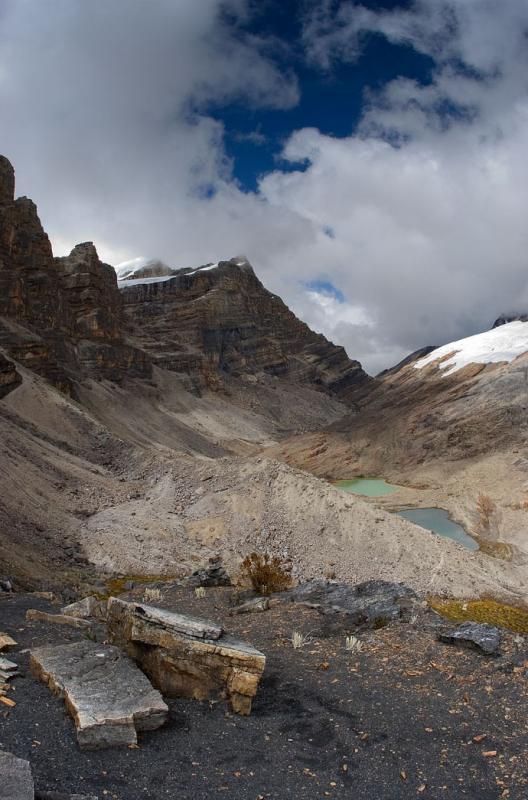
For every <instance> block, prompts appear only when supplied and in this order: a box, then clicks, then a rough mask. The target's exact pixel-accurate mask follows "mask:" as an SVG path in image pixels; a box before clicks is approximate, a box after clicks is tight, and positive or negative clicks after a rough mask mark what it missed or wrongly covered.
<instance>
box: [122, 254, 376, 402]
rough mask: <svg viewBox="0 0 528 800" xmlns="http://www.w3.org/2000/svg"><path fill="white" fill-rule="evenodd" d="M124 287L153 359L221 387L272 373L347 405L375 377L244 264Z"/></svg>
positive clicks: (132, 321)
mask: <svg viewBox="0 0 528 800" xmlns="http://www.w3.org/2000/svg"><path fill="white" fill-rule="evenodd" d="M130 278H135V275H131V276H129V277H128V278H127V280H125V281H122V282H121V283H120V287H121V292H122V295H123V300H124V310H125V314H126V316H127V318H128V321H129V330H130V331H131V332H135V337H136V340H137V341H138V342H140V343H141V346H142V347H143V348H144V349H145V350H147V352H148V353H149V356H150V358H151V359H152V361H153V362H154V363H156V364H158V365H159V366H162V367H164V368H166V369H169V370H173V371H176V372H182V373H185V374H188V375H190V376H191V377H192V378H193V379H194V381H195V382H196V384H197V386H198V387H202V388H203V387H209V388H216V387H219V386H221V385H222V384H223V383H224V382H225V381H226V380H227V378H228V376H229V375H234V376H240V375H246V376H247V375H254V376H258V375H259V374H262V373H263V374H266V375H272V376H276V377H280V378H283V379H287V380H289V381H292V382H297V383H301V384H309V385H312V386H315V387H318V388H320V389H321V390H323V391H326V392H328V393H330V394H333V395H335V396H336V397H338V398H339V399H342V400H345V401H346V400H347V399H349V398H350V397H352V396H355V395H356V394H357V393H358V392H359V393H361V392H362V391H364V390H366V388H367V387H369V386H370V384H371V383H372V379H371V378H369V376H368V375H366V374H365V372H364V371H363V370H362V368H361V365H360V364H359V362H357V361H351V360H350V359H349V358H348V356H347V354H346V352H345V350H344V349H343V348H342V347H338V346H336V345H334V344H332V343H331V342H329V341H328V340H327V339H325V337H324V336H322V335H321V334H317V333H314V332H313V331H311V330H310V328H309V327H308V326H307V325H306V324H305V323H304V322H301V321H300V320H299V319H298V318H297V317H296V316H295V314H293V313H292V312H291V311H290V310H289V308H288V307H287V306H286V305H285V304H284V303H283V302H282V300H281V299H280V298H279V297H277V296H276V295H274V294H272V293H271V292H269V291H268V290H267V289H265V287H264V286H263V285H262V283H261V282H260V281H259V279H258V278H257V276H256V275H255V273H254V271H253V268H252V267H251V265H250V264H249V263H248V262H247V260H245V259H243V258H240V257H239V258H234V259H231V260H230V261H221V262H219V264H218V265H208V266H205V267H201V268H198V269H196V270H187V269H185V270H180V271H179V272H178V273H177V274H175V275H173V276H172V277H165V278H160V279H154V280H153V279H151V280H146V281H144V282H141V281H136V280H130Z"/></svg>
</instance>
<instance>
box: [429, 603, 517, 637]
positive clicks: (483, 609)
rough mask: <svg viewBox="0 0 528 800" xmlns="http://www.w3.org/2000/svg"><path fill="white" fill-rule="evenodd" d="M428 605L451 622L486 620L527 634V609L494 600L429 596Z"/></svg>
mask: <svg viewBox="0 0 528 800" xmlns="http://www.w3.org/2000/svg"><path fill="white" fill-rule="evenodd" d="M428 602H429V605H430V607H431V608H432V609H433V610H434V611H436V612H437V613H438V614H441V615H442V616H443V617H446V618H447V619H450V620H453V622H468V621H473V622H486V623H488V624H489V625H496V626H498V627H499V628H508V629H509V630H511V631H514V632H515V633H522V634H528V609H527V608H520V607H517V606H510V605H508V604H506V603H499V602H498V601H496V600H491V599H489V598H482V599H480V600H445V599H442V598H438V597H431V598H429V601H428Z"/></svg>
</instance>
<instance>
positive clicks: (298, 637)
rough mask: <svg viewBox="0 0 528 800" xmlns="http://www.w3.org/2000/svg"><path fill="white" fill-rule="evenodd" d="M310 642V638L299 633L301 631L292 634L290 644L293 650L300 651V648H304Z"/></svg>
mask: <svg viewBox="0 0 528 800" xmlns="http://www.w3.org/2000/svg"><path fill="white" fill-rule="evenodd" d="M310 641H311V638H310V636H309V635H308V634H305V633H301V631H294V632H293V633H292V637H291V643H292V647H293V649H294V650H300V649H301V647H304V646H305V645H306V644H308V642H310Z"/></svg>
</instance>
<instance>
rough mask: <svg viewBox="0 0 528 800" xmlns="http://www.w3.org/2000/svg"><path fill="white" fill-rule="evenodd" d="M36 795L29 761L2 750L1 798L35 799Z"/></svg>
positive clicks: (4, 799)
mask: <svg viewBox="0 0 528 800" xmlns="http://www.w3.org/2000/svg"><path fill="white" fill-rule="evenodd" d="M34 795H35V787H34V785H33V776H32V775H31V767H30V765H29V761H25V760H24V759H23V758H16V756H14V755H12V754H11V753H5V752H3V751H0V800H33V798H34Z"/></svg>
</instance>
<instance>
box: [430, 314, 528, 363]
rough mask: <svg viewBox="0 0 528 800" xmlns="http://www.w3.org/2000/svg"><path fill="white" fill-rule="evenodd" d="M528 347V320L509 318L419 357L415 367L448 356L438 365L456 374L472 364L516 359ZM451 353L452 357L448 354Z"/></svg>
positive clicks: (527, 349)
mask: <svg viewBox="0 0 528 800" xmlns="http://www.w3.org/2000/svg"><path fill="white" fill-rule="evenodd" d="M527 351H528V322H520V321H515V322H509V323H507V324H506V325H501V326H500V327H498V328H493V329H492V330H490V331H484V333H477V334H476V335H475V336H468V337H467V338H466V339H459V341H458V342H450V343H449V344H444V345H443V346H442V347H438V348H437V349H436V350H433V351H432V352H431V353H429V355H427V356H425V358H421V359H419V360H418V361H417V362H416V364H415V365H414V368H415V369H422V368H423V367H426V366H427V365H428V364H432V363H433V362H434V361H438V359H444V360H443V361H442V362H441V363H440V364H439V365H438V366H439V367H440V369H441V370H443V373H444V375H452V374H453V373H454V372H457V371H458V370H459V369H462V367H466V366H467V365H468V364H492V363H497V362H499V361H507V362H510V361H513V359H514V358H517V356H520V355H521V354H522V353H526V352H527ZM446 356H449V358H446Z"/></svg>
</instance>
